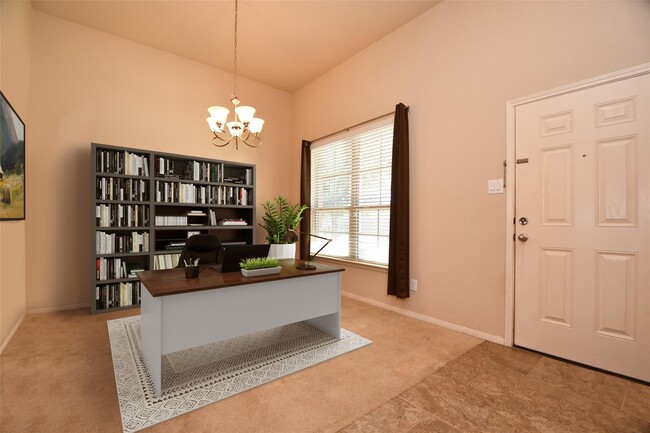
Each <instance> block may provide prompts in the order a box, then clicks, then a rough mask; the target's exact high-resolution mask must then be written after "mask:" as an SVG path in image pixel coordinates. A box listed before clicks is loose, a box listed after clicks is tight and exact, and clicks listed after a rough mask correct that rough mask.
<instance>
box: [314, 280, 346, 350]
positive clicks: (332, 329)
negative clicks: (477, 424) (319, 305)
mask: <svg viewBox="0 0 650 433" xmlns="http://www.w3.org/2000/svg"><path fill="white" fill-rule="evenodd" d="M327 289H328V293H329V296H330V298H329V299H330V301H331V302H332V303H333V304H334V305H337V308H336V313H332V314H327V315H325V316H320V317H316V318H314V319H310V320H307V323H309V324H310V325H311V326H313V327H315V328H318V329H320V330H321V331H323V332H324V333H326V334H328V335H331V336H332V337H335V338H336V339H338V340H340V339H341V273H340V272H337V275H336V282H335V285H334V286H331V287H327Z"/></svg>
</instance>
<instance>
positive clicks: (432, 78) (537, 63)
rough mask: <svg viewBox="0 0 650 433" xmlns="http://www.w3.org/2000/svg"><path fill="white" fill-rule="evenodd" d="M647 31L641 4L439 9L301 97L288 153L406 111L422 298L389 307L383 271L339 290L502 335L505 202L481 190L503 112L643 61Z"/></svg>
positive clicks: (501, 140)
mask: <svg viewBox="0 0 650 433" xmlns="http://www.w3.org/2000/svg"><path fill="white" fill-rule="evenodd" d="M649 28H650V2H647V1H646V2H444V3H441V4H439V5H436V6H434V7H433V8H431V9H430V10H429V11H427V12H425V13H424V14H422V15H420V16H419V17H418V18H416V19H414V20H413V21H411V22H410V23H408V24H406V25H405V26H403V27H401V28H400V29H398V30H396V31H395V32H393V33H392V34H390V35H388V36H387V37H385V38H384V39H382V40H380V41H379V42H377V43H375V44H374V45H373V46H371V47H369V48H368V49H366V50H364V51H362V52H361V53H359V54H357V55H356V56H355V57H353V58H351V59H350V60H348V61H346V62H345V63H343V64H341V65H339V66H338V67H336V68H335V69H333V70H331V71H330V72H328V73H326V74H325V75H323V76H322V77H320V78H319V79H318V80H316V81H314V82H312V83H310V84H309V85H307V86H305V87H304V88H303V89H301V90H300V91H298V92H297V93H296V94H295V101H294V122H295V128H294V131H295V133H294V141H298V140H299V139H301V138H304V139H315V138H317V137H320V136H322V135H325V134H327V133H329V132H333V131H336V130H339V129H341V128H344V127H347V126H349V125H353V124H355V123H358V122H361V121H363V120H366V119H370V118H372V117H375V116H377V115H380V114H383V113H386V112H389V111H391V110H393V109H394V106H395V104H396V103H397V102H403V103H405V104H407V105H410V106H411V112H410V134H411V135H410V137H411V179H410V180H411V185H412V190H411V221H410V224H411V275H412V278H416V279H417V280H418V292H417V293H412V297H411V298H410V299H408V300H396V299H394V298H391V297H388V296H386V295H385V293H386V273H385V272H378V271H373V270H364V269H359V268H353V267H350V268H348V270H347V271H346V272H345V273H344V290H347V291H349V292H351V293H354V294H357V295H360V296H364V297H366V298H370V299H373V300H375V301H378V302H383V303H386V304H389V305H392V306H397V307H401V308H405V309H408V310H410V311H413V312H416V313H420V314H424V315H426V316H429V317H432V318H435V319H440V320H444V321H447V322H452V323H455V324H458V325H461V326H465V327H468V328H472V329H475V330H479V331H482V332H485V333H488V334H491V335H494V336H503V334H504V294H505V241H506V240H505V224H506V221H505V196H504V195H488V194H487V180H488V179H499V178H500V177H502V175H503V167H502V162H503V160H504V159H505V157H506V155H505V103H506V101H508V100H511V99H514V98H519V97H523V96H526V95H528V94H532V93H535V92H539V91H542V90H545V89H549V88H553V87H557V86H560V85H565V84H569V83H572V82H576V81H580V80H583V79H587V78H590V77H593V76H598V75H601V74H605V73H608V72H613V71H616V70H619V69H623V68H626V67H629V66H634V65H637V64H641V63H645V62H648V61H650V32H648V29H649ZM298 155H299V154H298V152H296V153H295V155H294V157H295V161H296V163H295V164H296V165H298V164H299V159H298V158H299V156H298ZM293 179H294V185H297V184H298V182H299V171H297V170H296V171H294V173H293ZM295 188H297V187H295ZM296 191H297V189H296ZM296 194H297V192H296Z"/></svg>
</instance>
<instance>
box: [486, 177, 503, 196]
mask: <svg viewBox="0 0 650 433" xmlns="http://www.w3.org/2000/svg"><path fill="white" fill-rule="evenodd" d="M488 194H503V179H491V180H488Z"/></svg>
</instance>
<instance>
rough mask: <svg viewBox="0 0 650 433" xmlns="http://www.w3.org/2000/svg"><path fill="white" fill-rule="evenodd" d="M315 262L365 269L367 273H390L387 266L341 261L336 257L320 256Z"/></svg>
mask: <svg viewBox="0 0 650 433" xmlns="http://www.w3.org/2000/svg"><path fill="white" fill-rule="evenodd" d="M314 261H315V262H319V261H323V262H325V263H332V264H336V265H339V266H340V265H345V266H350V267H352V268H358V269H364V270H366V271H375V272H382V273H387V272H388V266H387V265H371V264H368V263H359V262H353V261H351V260H345V259H339V258H334V257H326V256H318V257H316V259H315V260H314Z"/></svg>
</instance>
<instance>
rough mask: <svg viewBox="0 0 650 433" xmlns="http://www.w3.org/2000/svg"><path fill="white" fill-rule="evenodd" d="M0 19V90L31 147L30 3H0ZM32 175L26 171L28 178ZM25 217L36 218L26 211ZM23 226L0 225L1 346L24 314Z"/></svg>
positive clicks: (9, 223) (11, 223)
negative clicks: (15, 112) (29, 104)
mask: <svg viewBox="0 0 650 433" xmlns="http://www.w3.org/2000/svg"><path fill="white" fill-rule="evenodd" d="M0 20H1V24H0V89H2V93H4V94H5V96H6V97H7V99H8V100H9V102H10V103H11V105H12V106H13V107H14V109H15V110H16V111H17V112H18V115H19V116H20V118H21V119H22V120H23V122H25V124H26V129H25V138H26V141H27V144H26V145H27V146H30V145H31V143H30V139H31V136H30V134H31V129H30V124H29V121H30V119H29V117H28V114H27V111H28V109H27V107H28V103H29V76H30V69H31V52H32V40H31V30H32V6H31V3H30V2H5V1H3V2H0ZM26 162H27V164H29V160H26ZM31 174H32V173H30V172H29V168H27V176H28V177H29V176H31ZM28 196H29V195H28ZM27 216H28V217H31V218H34V217H35V215H33V214H32V215H30V213H29V209H27ZM25 227H26V223H25V221H2V222H0V347H4V345H5V342H6V341H7V338H8V337H9V335H10V334H11V332H12V331H13V330H14V329H15V328H16V325H17V324H18V323H19V322H20V320H21V319H22V317H23V316H24V315H25V299H26V287H25V259H26V257H25V248H26V240H25Z"/></svg>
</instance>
